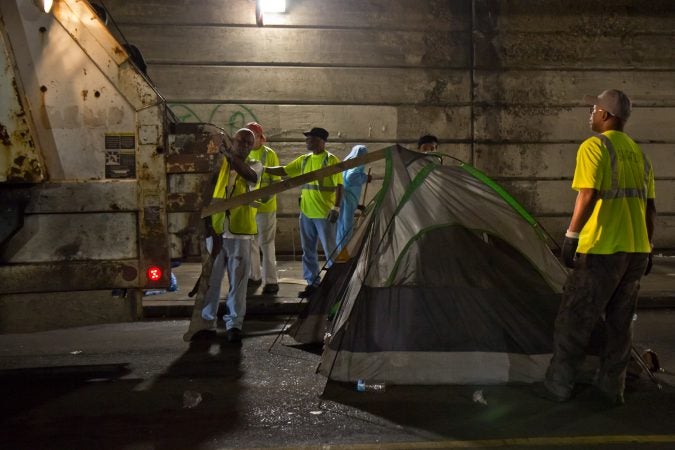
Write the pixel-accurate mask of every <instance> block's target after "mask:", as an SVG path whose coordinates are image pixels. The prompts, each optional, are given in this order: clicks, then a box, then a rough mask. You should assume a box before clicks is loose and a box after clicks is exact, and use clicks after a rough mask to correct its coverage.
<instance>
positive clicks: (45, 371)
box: [0, 258, 675, 449]
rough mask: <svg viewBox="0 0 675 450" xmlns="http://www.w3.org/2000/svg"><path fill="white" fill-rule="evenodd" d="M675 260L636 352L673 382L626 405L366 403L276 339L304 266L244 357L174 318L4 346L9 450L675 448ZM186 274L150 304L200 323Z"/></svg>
mask: <svg viewBox="0 0 675 450" xmlns="http://www.w3.org/2000/svg"><path fill="white" fill-rule="evenodd" d="M673 261H674V260H673V259H670V258H661V259H657V265H656V267H655V273H654V275H655V276H653V277H652V275H650V276H649V277H647V278H645V279H644V283H643V290H642V300H641V302H643V305H642V308H641V310H640V311H639V313H638V319H637V321H636V333H635V343H636V347H638V348H641V349H644V348H651V349H653V350H654V351H656V352H657V354H658V356H659V360H660V364H661V366H662V367H663V368H664V371H662V372H660V373H657V374H656V376H657V377H658V381H659V383H660V385H661V388H660V389H659V387H658V386H657V384H655V383H654V382H652V381H651V380H650V379H649V378H648V377H647V376H646V374H644V373H643V374H642V375H641V377H640V378H638V379H637V380H635V381H633V382H631V384H630V385H629V388H628V389H627V392H626V401H627V404H626V405H625V406H622V407H618V408H609V407H607V406H606V405H604V404H603V403H602V402H601V401H599V400H598V399H597V398H596V397H595V396H594V395H593V392H592V390H591V389H590V388H589V387H588V386H587V385H581V386H580V388H579V389H578V390H577V392H576V395H575V398H574V399H573V400H572V401H570V402H568V403H564V404H557V403H550V402H548V401H546V400H542V399H539V398H537V397H536V396H534V395H532V389H531V386H529V385H510V386H505V385H500V386H469V385H465V386H387V387H386V391H385V392H384V393H372V392H366V393H359V392H356V389H355V386H353V385H352V384H346V383H335V382H327V381H326V379H325V378H324V377H323V376H321V375H317V374H316V373H315V369H316V367H317V364H318V362H319V352H320V348H318V347H307V346H299V345H297V344H296V343H295V342H294V341H293V340H292V339H291V338H289V337H288V336H286V335H283V334H282V333H281V330H283V329H284V327H285V326H286V325H287V323H288V321H289V320H292V319H293V315H292V314H290V315H285V314H286V312H284V314H282V315H281V316H279V315H274V314H271V313H270V312H273V311H277V312H279V311H285V310H286V309H288V310H289V311H291V310H293V309H297V308H298V307H300V306H301V305H299V304H298V300H297V297H296V294H297V291H299V290H301V289H302V288H303V282H302V280H301V279H300V278H301V277H300V276H299V275H300V274H299V267H300V264H299V263H297V262H289V263H281V264H280V269H281V270H280V277H281V280H280V281H281V292H280V294H281V295H280V296H279V297H277V298H266V297H262V296H252V297H251V298H250V301H249V305H250V306H251V307H252V308H249V316H247V319H246V322H245V328H244V331H245V336H244V339H243V342H242V343H241V344H240V345H235V344H229V343H227V341H226V339H225V336H224V331H223V330H218V331H217V332H216V333H215V334H211V335H207V336H205V337H204V338H203V339H199V340H195V341H193V342H191V343H185V342H183V340H182V335H183V333H184V332H185V331H186V330H187V327H188V320H187V318H183V317H180V316H179V315H178V316H176V318H168V319H167V318H164V319H161V318H154V319H153V318H147V319H146V320H144V321H141V322H135V323H118V324H105V325H94V326H85V327H78V328H69V329H62V330H52V331H43V332H35V333H26V334H5V335H0V394H1V395H2V399H3V402H2V406H0V411H1V416H0V417H1V419H0V448H2V449H50V448H54V449H94V448H101V449H221V448H327V449H343V448H344V449H347V448H350V449H352V448H359V449H362V448H381V449H408V448H410V449H417V448H500V449H510V448H514V449H515V448H539V449H545V448H556V449H566V448H569V449H572V448H574V449H588V448H594V449H596V448H607V449H609V448H611V449H617V448H618V449H635V448H650V449H672V448H675V428H674V427H673V417H675V333H673V329H675V309H671V307H672V303H671V301H672V296H673V292H674V291H675V289H673V286H674V285H675V276H674V274H675V264H673ZM178 269H182V271H180V272H179V271H178V270H177V274H179V273H180V274H182V275H181V276H180V277H179V283H180V289H181V290H180V291H178V292H176V293H167V294H165V295H166V296H169V295H173V296H174V297H170V298H166V297H165V298H162V297H163V296H159V295H157V296H150V297H146V299H145V300H146V302H145V303H146V304H145V309H146V311H152V308H153V307H155V308H156V310H155V311H162V310H164V311H174V313H176V314H177V312H178V311H180V310H181V309H183V308H188V309H187V310H188V311H189V305H187V306H185V305H181V302H183V303H188V304H189V303H190V302H191V301H192V300H191V299H189V298H187V295H186V293H187V292H188V291H189V290H190V289H191V288H192V286H191V285H190V284H191V283H189V278H188V274H190V273H193V274H194V272H195V271H196V272H198V266H191V265H184V266H181V268H178ZM197 275H198V273H197ZM180 278H182V280H181V279H180ZM195 278H196V276H195ZM179 296H180V297H182V298H178V297H179ZM161 302H164V303H167V304H168V305H169V306H167V307H161ZM155 303H158V304H159V305H157V306H153V304H155ZM253 305H260V306H253ZM650 305H651V306H650ZM162 308H163V309H162ZM185 317H187V315H186V316H185Z"/></svg>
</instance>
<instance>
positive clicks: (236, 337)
mask: <svg viewBox="0 0 675 450" xmlns="http://www.w3.org/2000/svg"><path fill="white" fill-rule="evenodd" d="M227 342H230V343H232V344H238V343H240V342H241V330H240V329H239V328H230V329H229V330H227Z"/></svg>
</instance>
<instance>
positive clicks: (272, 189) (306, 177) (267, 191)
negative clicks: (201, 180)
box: [202, 146, 395, 218]
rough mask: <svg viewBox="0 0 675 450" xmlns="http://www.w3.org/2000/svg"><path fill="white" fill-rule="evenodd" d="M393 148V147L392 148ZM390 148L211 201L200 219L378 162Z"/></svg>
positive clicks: (203, 210)
mask: <svg viewBox="0 0 675 450" xmlns="http://www.w3.org/2000/svg"><path fill="white" fill-rule="evenodd" d="M394 147H395V146H394ZM389 148H391V147H388V148H384V149H381V150H376V151H372V152H369V153H368V154H367V155H363V156H359V157H358V158H353V159H349V160H347V161H342V162H340V163H337V164H333V165H332V166H328V167H323V168H321V169H318V170H314V171H312V172H307V173H305V174H302V175H299V176H297V177H293V178H287V179H285V180H281V181H279V182H278V183H274V184H271V185H269V186H266V187H264V188H261V189H256V190H254V191H251V192H247V193H245V194H241V195H237V196H235V197H232V198H228V199H213V200H212V201H211V203H210V204H209V205H208V206H206V207H205V208H204V209H202V218H204V217H208V216H211V215H213V214H215V213H217V212H221V211H225V210H227V209H230V208H234V207H237V206H240V205H245V204H248V203H251V202H253V201H255V200H257V199H258V198H261V197H267V196H270V195H273V194H276V193H278V192H282V191H285V190H288V189H292V188H294V187H297V186H301V185H303V184H305V183H309V182H310V181H314V180H318V179H319V178H324V177H327V176H330V175H333V174H335V173H338V172H342V171H343V170H347V169H351V168H353V167H357V166H360V165H364V164H368V163H370V162H374V161H379V160H380V159H383V158H384V157H385V156H386V152H387V150H388V149H389Z"/></svg>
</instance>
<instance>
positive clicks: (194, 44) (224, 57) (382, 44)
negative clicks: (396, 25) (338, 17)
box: [124, 24, 471, 68]
mask: <svg viewBox="0 0 675 450" xmlns="http://www.w3.org/2000/svg"><path fill="white" fill-rule="evenodd" d="M124 34H125V37H126V38H127V39H128V40H129V42H136V43H138V44H139V45H142V46H141V50H142V51H143V56H144V57H145V60H146V62H147V63H148V64H149V65H153V64H200V65H256V64H259V63H260V62H261V61H264V62H265V64H266V65H309V66H331V67H335V66H348V67H359V66H361V67H415V68H423V67H433V68H464V67H467V65H468V64H469V61H470V56H471V55H470V51H471V42H470V38H471V35H470V33H469V32H468V31H462V32H457V31H454V32H451V31H437V30H433V29H432V30H425V31H394V30H389V29H386V30H373V29H343V28H340V29H328V30H326V29H316V28H315V29H311V28H302V29H299V28H267V27H263V28H260V27H213V26H211V27H209V26H201V25H200V26H172V27H167V26H165V25H163V24H162V25H127V26H125V28H124ZM167 42H171V43H172V45H166V43H167ZM223 42H227V45H223ZM251 43H256V45H251ZM290 43H292V45H289V44H290ZM242 48H246V49H247V51H242Z"/></svg>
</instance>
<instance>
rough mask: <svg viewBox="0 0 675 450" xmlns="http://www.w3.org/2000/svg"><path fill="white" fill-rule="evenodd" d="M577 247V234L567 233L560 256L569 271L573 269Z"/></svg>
mask: <svg viewBox="0 0 675 450" xmlns="http://www.w3.org/2000/svg"><path fill="white" fill-rule="evenodd" d="M578 245H579V233H572V232H569V231H568V232H567V234H566V235H565V240H564V241H563V245H562V250H561V251H560V254H561V255H562V259H563V262H564V263H565V265H566V266H567V267H569V268H571V269H573V268H574V256H575V255H576V254H577V246H578Z"/></svg>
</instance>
